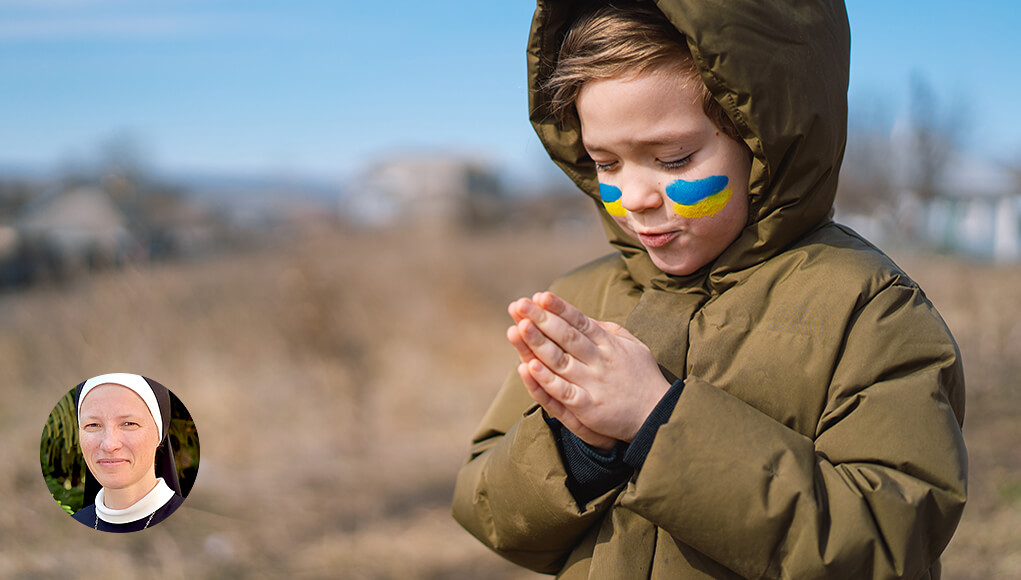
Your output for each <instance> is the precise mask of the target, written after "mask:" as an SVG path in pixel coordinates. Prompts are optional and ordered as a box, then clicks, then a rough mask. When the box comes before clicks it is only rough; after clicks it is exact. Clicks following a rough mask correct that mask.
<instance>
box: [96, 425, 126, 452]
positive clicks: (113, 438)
mask: <svg viewBox="0 0 1021 580" xmlns="http://www.w3.org/2000/svg"><path fill="white" fill-rule="evenodd" d="M99 445H100V448H101V449H102V450H103V451H105V452H107V453H110V452H113V451H117V450H118V449H120V448H121V438H120V434H119V433H118V432H117V430H116V429H107V430H105V431H103V441H102V442H101V443H100V444H99Z"/></svg>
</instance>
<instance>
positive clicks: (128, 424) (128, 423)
mask: <svg viewBox="0 0 1021 580" xmlns="http://www.w3.org/2000/svg"><path fill="white" fill-rule="evenodd" d="M121 425H122V426H124V427H128V428H131V429H137V428H139V427H141V425H139V424H138V423H135V422H134V421H125V422H123V423H121Z"/></svg>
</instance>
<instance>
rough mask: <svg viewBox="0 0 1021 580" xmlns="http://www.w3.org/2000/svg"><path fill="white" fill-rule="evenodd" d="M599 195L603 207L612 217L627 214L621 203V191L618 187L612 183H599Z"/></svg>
mask: <svg viewBox="0 0 1021 580" xmlns="http://www.w3.org/2000/svg"><path fill="white" fill-rule="evenodd" d="M599 197H600V198H601V199H602V200H603V207H605V208H606V211H607V212H608V213H609V214H610V215H612V216H614V217H624V216H626V215H627V210H626V209H624V206H623V205H621V192H620V188H619V187H614V186H612V185H606V184H605V183H600V184H599Z"/></svg>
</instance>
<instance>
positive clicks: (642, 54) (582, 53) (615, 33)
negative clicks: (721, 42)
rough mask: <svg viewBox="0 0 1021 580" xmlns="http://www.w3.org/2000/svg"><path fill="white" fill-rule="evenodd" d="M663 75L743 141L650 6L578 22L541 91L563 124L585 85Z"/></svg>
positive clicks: (679, 40)
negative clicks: (681, 84) (688, 89)
mask: <svg viewBox="0 0 1021 580" xmlns="http://www.w3.org/2000/svg"><path fill="white" fill-rule="evenodd" d="M661 70H668V71H671V72H675V73H677V74H680V75H681V76H683V77H685V80H686V81H687V82H689V83H692V86H694V87H695V90H696V91H697V94H698V99H700V100H701V102H702V109H703V111H705V114H706V116H707V117H709V119H710V120H711V121H712V122H713V124H715V125H716V126H717V127H718V128H719V129H720V130H721V131H723V132H724V133H726V134H727V136H729V137H731V138H732V139H735V140H738V141H740V140H741V139H740V137H739V135H738V132H737V128H736V127H735V126H734V123H733V121H731V120H730V117H728V116H727V114H726V112H724V110H723V107H722V106H720V104H719V103H718V102H717V101H716V99H714V98H713V96H712V94H711V93H710V92H709V89H708V88H707V87H706V86H705V83H703V82H702V78H701V76H700V75H699V71H698V68H697V67H696V66H695V60H694V58H693V57H692V56H691V52H690V51H689V49H688V44H687V41H686V40H685V37H684V35H683V34H681V33H680V32H679V31H678V30H677V29H676V28H674V26H673V25H672V24H671V23H670V21H668V20H667V19H666V17H665V16H663V14H662V13H660V12H659V10H658V9H656V8H655V7H654V6H646V5H641V4H617V5H607V6H604V7H602V8H599V9H598V10H595V11H593V12H591V13H589V14H587V15H585V16H583V17H581V18H579V19H578V20H577V21H576V22H575V23H574V24H573V25H572V26H571V28H570V30H568V32H567V35H566V36H565V37H564V40H563V42H562V43H561V45H560V52H559V53H558V56H557V63H556V66H555V67H554V69H553V73H552V74H551V75H550V78H549V79H548V80H547V81H546V82H545V83H544V85H543V89H544V90H545V92H546V94H547V96H548V98H549V111H550V113H551V114H552V115H553V117H555V118H556V119H557V120H558V121H560V122H561V123H563V122H564V120H565V119H566V118H567V117H568V116H569V115H570V114H571V113H572V112H574V106H575V101H576V100H577V98H578V94H579V93H580V92H581V89H582V86H584V84H585V83H587V82H589V81H594V80H607V79H615V78H628V77H633V76H637V75H640V74H643V73H647V72H653V71H661Z"/></svg>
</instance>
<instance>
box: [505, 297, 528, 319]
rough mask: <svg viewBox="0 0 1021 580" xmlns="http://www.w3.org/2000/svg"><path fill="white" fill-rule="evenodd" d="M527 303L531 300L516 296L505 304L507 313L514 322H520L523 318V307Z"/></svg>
mask: <svg viewBox="0 0 1021 580" xmlns="http://www.w3.org/2000/svg"><path fill="white" fill-rule="evenodd" d="M527 303H531V300H529V299H528V298H518V299H517V300H515V301H514V302H511V303H510V304H508V305H507V314H510V316H511V318H513V319H514V322H521V321H522V320H524V318H525V313H524V311H523V309H524V308H525V307H526V304H527Z"/></svg>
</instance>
